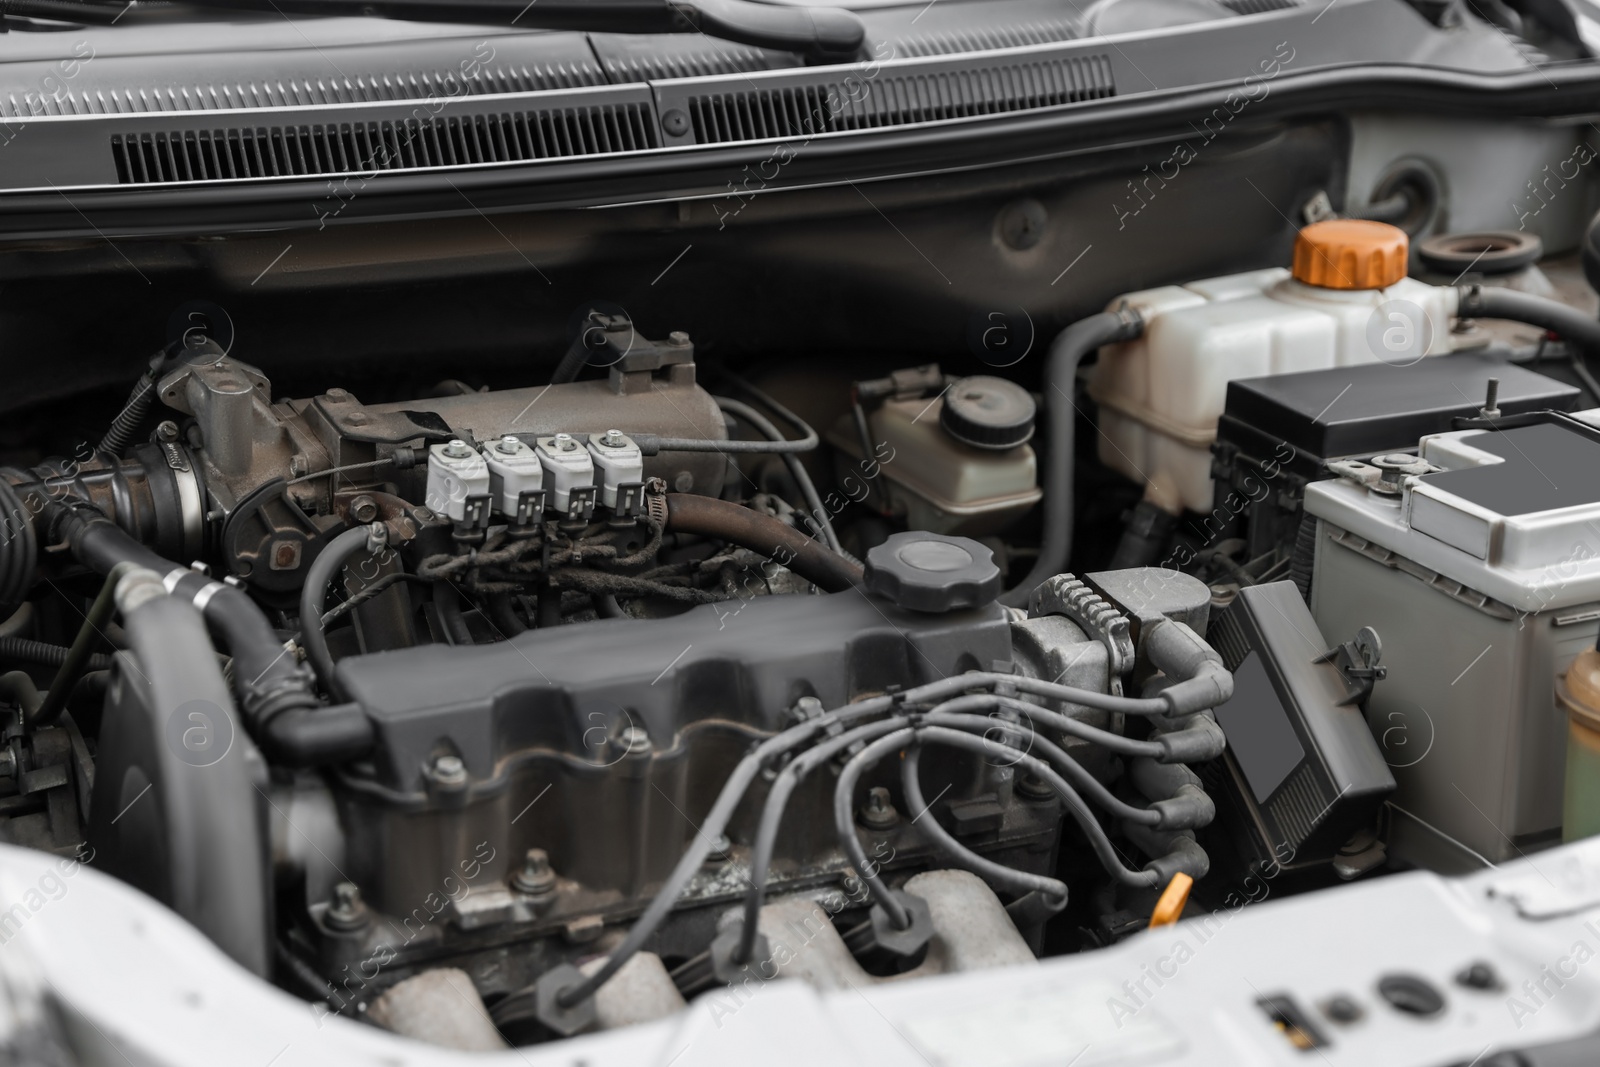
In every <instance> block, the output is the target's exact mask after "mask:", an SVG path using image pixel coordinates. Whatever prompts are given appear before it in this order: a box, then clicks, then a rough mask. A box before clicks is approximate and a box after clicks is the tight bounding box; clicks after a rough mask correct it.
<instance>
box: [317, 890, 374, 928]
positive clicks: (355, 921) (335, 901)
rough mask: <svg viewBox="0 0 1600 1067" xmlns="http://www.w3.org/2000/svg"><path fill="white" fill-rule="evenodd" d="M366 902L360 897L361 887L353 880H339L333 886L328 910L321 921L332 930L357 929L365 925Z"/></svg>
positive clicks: (366, 919) (366, 920)
mask: <svg viewBox="0 0 1600 1067" xmlns="http://www.w3.org/2000/svg"><path fill="white" fill-rule="evenodd" d="M368 919H369V916H368V915H367V905H366V902H365V901H363V900H362V899H361V888H360V887H359V886H357V885H356V884H355V883H354V882H340V883H339V884H338V885H336V886H334V887H333V896H332V898H331V899H329V901H328V910H327V911H326V912H324V913H323V916H322V921H323V922H324V923H326V924H327V925H328V926H329V927H330V928H332V929H334V930H359V929H361V927H363V926H365V925H367V922H368Z"/></svg>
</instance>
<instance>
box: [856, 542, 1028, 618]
mask: <svg viewBox="0 0 1600 1067" xmlns="http://www.w3.org/2000/svg"><path fill="white" fill-rule="evenodd" d="M1000 578H1001V576H1000V568H999V567H997V566H995V563H994V553H993V552H991V551H989V549H988V548H986V547H984V546H983V545H981V544H979V543H978V542H977V541H974V540H972V539H971V538H970V537H946V536H945V535H943V534H936V533H924V532H922V531H920V530H912V531H908V532H906V533H897V534H894V535H893V536H891V537H890V538H889V539H888V540H887V541H885V542H884V543H883V544H881V545H878V546H877V547H876V548H873V549H871V550H869V551H868V552H867V567H866V583H867V591H868V592H870V593H876V594H877V595H878V596H881V597H883V598H885V599H887V600H891V601H893V602H894V603H895V604H897V605H899V606H900V607H902V608H906V609H908V610H910V611H927V612H944V611H954V610H956V609H958V608H975V607H981V606H982V605H984V604H988V603H991V602H992V601H993V600H994V599H995V598H996V597H998V596H999V595H1000Z"/></svg>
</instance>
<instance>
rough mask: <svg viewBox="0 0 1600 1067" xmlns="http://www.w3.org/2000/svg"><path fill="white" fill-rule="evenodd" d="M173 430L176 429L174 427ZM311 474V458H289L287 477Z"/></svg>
mask: <svg viewBox="0 0 1600 1067" xmlns="http://www.w3.org/2000/svg"><path fill="white" fill-rule="evenodd" d="M173 429H177V427H176V426H174V427H173ZM310 473H311V457H310V456H307V455H306V454H305V453H304V452H296V453H295V454H294V455H292V456H290V457H289V477H291V478H298V477H300V476H301V475H304V474H310Z"/></svg>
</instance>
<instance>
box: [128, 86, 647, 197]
mask: <svg viewBox="0 0 1600 1067" xmlns="http://www.w3.org/2000/svg"><path fill="white" fill-rule="evenodd" d="M657 143H658V139H657V137H656V133H655V125H654V119H653V117H652V116H651V115H650V113H649V111H648V109H647V108H646V107H644V106H643V105H622V106H610V107H583V108H562V109H550V110H546V111H527V112H521V113H517V114H501V115H473V116H452V117H450V118H435V119H430V120H427V121H419V120H416V119H408V120H405V121H400V122H354V123H339V124H336V125H335V124H329V125H303V126H270V127H253V128H235V129H223V130H198V131H196V130H188V131H175V132H171V133H146V134H140V135H136V136H130V137H123V136H121V135H116V136H113V137H112V138H111V153H112V156H113V157H114V159H115V161H116V167H117V181H118V183H119V184H122V185H145V184H151V183H156V182H200V181H215V180H218V179H224V178H278V177H305V176H309V175H322V174H370V173H372V172H374V171H380V170H399V169H410V168H415V167H460V166H467V165H470V164H474V163H507V162H515V161H519V160H531V159H552V158H559V157H570V156H596V155H608V154H610V153H613V152H632V151H636V150H640V149H647V148H655V147H656V146H657Z"/></svg>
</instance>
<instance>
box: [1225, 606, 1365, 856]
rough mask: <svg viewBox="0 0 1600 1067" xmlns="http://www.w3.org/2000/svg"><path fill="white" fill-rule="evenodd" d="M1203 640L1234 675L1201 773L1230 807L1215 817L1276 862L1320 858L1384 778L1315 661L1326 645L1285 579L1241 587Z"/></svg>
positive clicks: (1343, 693)
mask: <svg viewBox="0 0 1600 1067" xmlns="http://www.w3.org/2000/svg"><path fill="white" fill-rule="evenodd" d="M1348 636H1353V635H1348ZM1208 639H1209V641H1210V644H1211V646H1212V647H1213V648H1215V649H1216V650H1217V652H1218V653H1219V654H1220V655H1221V656H1222V660H1223V664H1224V665H1225V666H1226V667H1227V668H1228V669H1229V670H1231V671H1233V672H1234V694H1233V699H1231V700H1229V701H1228V702H1227V703H1226V704H1223V705H1221V706H1220V707H1218V708H1217V709H1216V716H1217V722H1218V723H1219V724H1220V725H1221V726H1222V731H1223V733H1224V734H1226V735H1227V738H1228V749H1227V752H1226V753H1224V755H1223V757H1222V758H1221V759H1220V760H1216V761H1214V762H1213V763H1212V764H1210V765H1208V766H1207V768H1206V772H1205V774H1204V775H1203V777H1204V778H1205V780H1206V791H1207V792H1208V793H1211V794H1212V796H1213V798H1214V799H1216V801H1217V803H1218V805H1219V806H1220V807H1223V808H1224V809H1225V810H1226V809H1228V808H1231V809H1232V817H1231V818H1227V817H1224V818H1222V819H1219V823H1225V824H1227V825H1230V826H1231V827H1232V828H1233V829H1234V831H1235V832H1236V834H1238V835H1239V836H1241V837H1242V838H1243V839H1244V840H1243V841H1242V844H1244V845H1245V846H1246V851H1250V852H1254V853H1255V854H1257V855H1258V856H1261V857H1263V858H1267V859H1271V860H1273V861H1274V862H1276V863H1278V864H1280V865H1282V866H1284V867H1306V866H1312V865H1316V864H1319V863H1326V862H1330V861H1331V860H1333V858H1334V857H1335V856H1336V855H1337V854H1338V851H1339V848H1340V846H1342V845H1343V844H1345V843H1346V842H1347V841H1349V840H1350V838H1351V837H1352V836H1353V835H1354V834H1355V833H1356V832H1357V831H1359V830H1361V829H1362V828H1363V827H1365V826H1367V825H1369V824H1370V823H1371V821H1372V820H1373V817H1374V816H1375V815H1376V814H1377V811H1378V807H1379V806H1380V805H1381V804H1382V803H1383V800H1384V798H1385V797H1387V796H1388V795H1389V794H1390V793H1391V792H1393V791H1394V787H1395V782H1394V775H1393V774H1392V773H1390V770H1389V767H1388V764H1387V763H1385V762H1384V758H1383V753H1382V751H1381V750H1380V749H1379V748H1378V743H1377V741H1376V740H1375V739H1374V738H1373V736H1372V733H1371V731H1370V730H1369V729H1368V727H1367V723H1366V719H1365V718H1364V716H1363V714H1362V711H1361V709H1360V707H1358V706H1355V705H1347V704H1343V703H1341V702H1342V701H1344V700H1345V699H1346V697H1347V694H1348V692H1349V691H1348V689H1347V687H1346V685H1345V683H1344V680H1343V678H1342V677H1341V676H1340V674H1339V671H1338V669H1337V668H1336V667H1335V666H1334V665H1333V664H1332V663H1331V662H1326V661H1322V660H1321V657H1322V656H1323V655H1324V653H1326V652H1327V651H1328V650H1329V649H1330V648H1332V647H1333V644H1334V642H1331V641H1329V640H1327V639H1326V638H1324V636H1323V635H1322V633H1321V632H1320V631H1319V630H1318V629H1317V624H1316V621H1315V620H1314V619H1313V618H1312V617H1311V611H1310V610H1309V609H1308V608H1307V607H1306V604H1305V601H1304V600H1302V599H1301V598H1300V593H1299V591H1298V590H1297V589H1296V588H1295V585H1294V583H1293V582H1273V583H1271V584H1268V585H1258V586H1251V587H1247V588H1244V589H1241V590H1240V591H1239V596H1238V598H1237V599H1236V600H1234V602H1233V603H1232V604H1230V605H1229V606H1228V608H1227V609H1226V610H1225V611H1223V612H1222V613H1221V614H1220V615H1219V616H1218V617H1217V619H1216V621H1215V623H1213V625H1212V627H1211V632H1210V634H1209V635H1208ZM1380 684H1381V683H1380Z"/></svg>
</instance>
